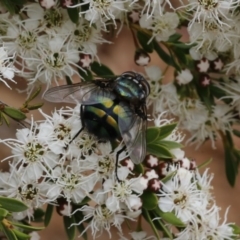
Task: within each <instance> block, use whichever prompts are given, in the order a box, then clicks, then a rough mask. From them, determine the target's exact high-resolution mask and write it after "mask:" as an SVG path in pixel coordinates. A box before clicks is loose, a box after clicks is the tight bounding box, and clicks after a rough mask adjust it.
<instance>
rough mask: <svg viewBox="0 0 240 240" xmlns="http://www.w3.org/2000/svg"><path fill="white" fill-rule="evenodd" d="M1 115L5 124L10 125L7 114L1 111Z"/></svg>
mask: <svg viewBox="0 0 240 240" xmlns="http://www.w3.org/2000/svg"><path fill="white" fill-rule="evenodd" d="M1 117H2V119H3V120H4V122H5V123H6V124H7V126H9V125H10V121H9V118H8V117H7V115H6V114H4V113H1ZM1 125H2V124H1Z"/></svg>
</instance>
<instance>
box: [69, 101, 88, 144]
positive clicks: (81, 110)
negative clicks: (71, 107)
mask: <svg viewBox="0 0 240 240" xmlns="http://www.w3.org/2000/svg"><path fill="white" fill-rule="evenodd" d="M83 107H84V106H83V105H81V107H80V119H81V122H82V128H81V129H80V130H79V131H78V132H77V133H76V134H75V136H74V137H73V138H72V140H71V141H70V142H69V144H71V143H72V141H73V140H74V139H76V138H77V136H78V135H79V134H80V133H81V132H82V130H83V129H84V128H85V123H84V121H82V119H83Z"/></svg>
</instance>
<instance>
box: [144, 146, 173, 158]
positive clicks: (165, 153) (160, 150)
mask: <svg viewBox="0 0 240 240" xmlns="http://www.w3.org/2000/svg"><path fill="white" fill-rule="evenodd" d="M147 152H148V153H150V154H153V155H155V156H157V157H159V158H167V159H168V158H170V159H171V158H173V157H174V156H173V155H172V153H171V152H169V150H168V149H167V148H165V147H164V146H161V145H159V144H152V143H151V144H147Z"/></svg>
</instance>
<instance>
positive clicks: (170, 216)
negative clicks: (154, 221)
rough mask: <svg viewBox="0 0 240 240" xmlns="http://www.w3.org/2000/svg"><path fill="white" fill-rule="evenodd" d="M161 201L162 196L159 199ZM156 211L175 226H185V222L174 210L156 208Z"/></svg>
mask: <svg viewBox="0 0 240 240" xmlns="http://www.w3.org/2000/svg"><path fill="white" fill-rule="evenodd" d="M159 201H160V202H161V198H160V200H159ZM154 211H155V213H156V214H157V215H158V216H159V217H161V218H162V219H163V220H164V221H166V222H167V223H170V224H172V225H173V226H175V227H185V224H184V223H183V222H182V221H181V219H179V218H178V217H177V216H175V214H173V213H172V212H163V211H162V210H161V209H159V208H156V209H154Z"/></svg>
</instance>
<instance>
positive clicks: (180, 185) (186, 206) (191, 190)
mask: <svg viewBox="0 0 240 240" xmlns="http://www.w3.org/2000/svg"><path fill="white" fill-rule="evenodd" d="M192 177H193V175H192V174H191V173H190V172H189V171H188V170H186V169H183V168H179V169H178V170H177V174H176V175H175V176H173V178H172V179H170V180H169V181H167V182H166V183H162V185H163V187H162V190H160V194H159V197H160V198H159V208H160V209H161V210H162V211H164V212H172V211H174V212H175V214H176V216H177V217H179V218H180V219H181V220H182V221H183V222H184V223H186V222H188V221H196V219H195V217H193V215H192V212H194V213H196V214H197V213H198V212H201V211H202V208H205V207H206V205H207V201H206V199H205V198H203V197H202V195H201V194H200V191H199V190H198V188H197V183H196V181H192Z"/></svg>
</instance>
